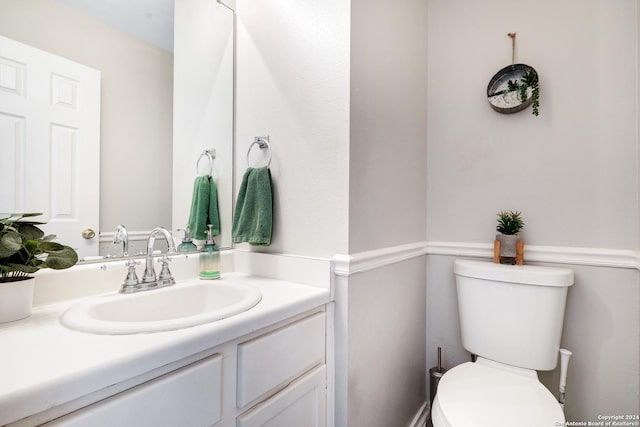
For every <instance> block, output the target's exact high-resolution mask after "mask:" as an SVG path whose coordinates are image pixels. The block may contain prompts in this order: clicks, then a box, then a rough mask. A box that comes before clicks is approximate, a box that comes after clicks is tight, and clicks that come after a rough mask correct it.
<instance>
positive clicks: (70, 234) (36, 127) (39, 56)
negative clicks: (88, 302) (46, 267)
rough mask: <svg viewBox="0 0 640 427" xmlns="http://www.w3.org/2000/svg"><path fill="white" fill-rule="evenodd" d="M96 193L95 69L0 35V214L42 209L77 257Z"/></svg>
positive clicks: (95, 209)
mask: <svg viewBox="0 0 640 427" xmlns="http://www.w3.org/2000/svg"><path fill="white" fill-rule="evenodd" d="M99 201H100V72H99V71H97V70H94V69H92V68H89V67H86V66H84V65H82V64H78V63H76V62H73V61H70V60H68V59H65V58H62V57H59V56H56V55H53V54H51V53H48V52H45V51H43V50H40V49H35V48H33V47H31V46H27V45H25V44H22V43H18V42H16V41H14V40H11V39H8V38H5V37H2V36H0V215H4V214H9V213H16V212H41V213H42V214H43V216H42V217H40V218H41V219H42V221H46V222H47V225H45V226H43V227H42V228H43V229H44V230H45V232H46V233H47V234H55V235H57V236H58V239H57V241H59V242H60V243H64V244H67V245H69V246H72V247H73V248H76V250H77V251H78V254H79V256H80V257H81V258H83V257H85V256H88V255H98V237H97V234H98V226H99ZM40 218H36V219H40ZM92 234H93V235H94V237H91V236H92Z"/></svg>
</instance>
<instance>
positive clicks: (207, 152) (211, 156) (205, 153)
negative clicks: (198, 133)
mask: <svg viewBox="0 0 640 427" xmlns="http://www.w3.org/2000/svg"><path fill="white" fill-rule="evenodd" d="M203 158H207V159H208V161H209V174H208V175H209V176H211V175H213V159H215V158H216V149H215V148H212V149H210V150H204V151H203V152H202V154H200V156H199V157H198V161H197V162H196V175H199V174H200V160H202V159H203Z"/></svg>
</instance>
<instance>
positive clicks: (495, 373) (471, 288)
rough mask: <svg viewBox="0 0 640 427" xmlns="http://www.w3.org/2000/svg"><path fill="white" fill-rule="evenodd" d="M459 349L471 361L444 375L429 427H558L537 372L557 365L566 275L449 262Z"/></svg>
mask: <svg viewBox="0 0 640 427" xmlns="http://www.w3.org/2000/svg"><path fill="white" fill-rule="evenodd" d="M454 273H455V276H456V291H457V295H458V314H459V320H460V335H461V339H462V345H463V347H464V348H465V349H467V350H468V351H469V352H470V353H472V354H475V355H477V356H478V357H477V359H476V361H475V362H468V363H463V364H461V365H458V366H456V367H454V368H453V369H450V370H449V371H447V372H446V373H445V374H444V375H443V376H442V378H441V379H440V382H439V384H438V390H437V393H436V396H435V399H434V402H433V408H431V420H432V423H433V426H434V427H502V426H504V427H507V426H509V427H512V426H518V427H523V426H524V427H557V426H562V425H564V422H565V418H564V414H563V412H562V408H561V406H560V404H559V403H558V402H557V401H556V399H555V397H554V396H553V395H552V394H551V392H549V390H547V389H546V387H545V386H544V385H542V383H540V381H539V380H538V374H537V373H536V370H552V369H554V368H555V367H556V364H557V359H558V349H559V348H560V339H561V336H562V325H563V323H564V310H565V304H566V298H567V291H568V288H569V287H570V286H571V285H572V284H573V278H574V275H573V271H572V270H570V269H567V268H552V267H541V266H507V265H501V264H494V263H490V262H483V261H471V260H456V261H455V262H454Z"/></svg>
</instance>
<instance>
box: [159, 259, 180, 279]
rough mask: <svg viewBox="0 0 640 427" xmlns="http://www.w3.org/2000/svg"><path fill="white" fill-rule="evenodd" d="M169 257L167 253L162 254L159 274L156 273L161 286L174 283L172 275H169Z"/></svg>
mask: <svg viewBox="0 0 640 427" xmlns="http://www.w3.org/2000/svg"><path fill="white" fill-rule="evenodd" d="M170 261H171V258H170V257H169V256H168V255H164V256H163V257H162V261H161V262H162V268H161V270H160V274H159V275H158V283H160V284H162V285H163V286H166V285H173V284H175V283H176V281H175V280H174V278H173V276H172V275H171V271H169V262H170Z"/></svg>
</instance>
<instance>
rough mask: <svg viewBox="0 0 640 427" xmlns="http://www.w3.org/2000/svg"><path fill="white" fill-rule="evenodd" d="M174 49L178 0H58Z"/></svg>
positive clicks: (167, 48) (141, 37) (157, 43)
mask: <svg viewBox="0 0 640 427" xmlns="http://www.w3.org/2000/svg"><path fill="white" fill-rule="evenodd" d="M56 1H57V2H58V3H62V4H65V5H67V6H69V7H73V8H74V9H77V10H79V11H81V12H83V13H86V14H87V15H91V16H93V17H94V18H96V19H98V20H100V21H102V22H104V23H105V24H107V25H110V26H112V27H115V28H118V29H119V30H122V31H125V32H127V33H129V34H131V35H132V36H134V37H137V38H139V39H142V40H145V41H147V42H149V43H151V44H153V45H156V46H158V47H160V48H162V49H164V50H167V51H169V52H173V3H174V0H56Z"/></svg>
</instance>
